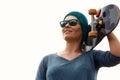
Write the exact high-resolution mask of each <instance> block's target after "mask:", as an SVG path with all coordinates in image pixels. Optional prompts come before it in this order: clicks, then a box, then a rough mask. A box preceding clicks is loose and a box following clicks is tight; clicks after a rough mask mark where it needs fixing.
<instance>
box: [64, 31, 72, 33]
mask: <svg viewBox="0 0 120 80" xmlns="http://www.w3.org/2000/svg"><path fill="white" fill-rule="evenodd" d="M71 32H72V30H65V31H64V33H71Z"/></svg>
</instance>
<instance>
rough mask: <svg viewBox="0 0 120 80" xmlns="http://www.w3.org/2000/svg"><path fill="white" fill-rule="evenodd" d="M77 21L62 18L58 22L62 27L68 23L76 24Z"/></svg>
mask: <svg viewBox="0 0 120 80" xmlns="http://www.w3.org/2000/svg"><path fill="white" fill-rule="evenodd" d="M78 22H79V21H78V20H77V19H71V20H63V21H61V22H60V26H61V27H62V28H63V27H65V25H66V24H67V23H68V24H69V25H70V26H76V25H77V23H78Z"/></svg>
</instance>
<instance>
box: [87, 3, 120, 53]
mask: <svg viewBox="0 0 120 80" xmlns="http://www.w3.org/2000/svg"><path fill="white" fill-rule="evenodd" d="M88 13H89V15H91V23H90V24H89V26H90V27H91V31H90V32H89V33H88V38H87V42H86V43H85V51H89V50H92V49H93V48H95V47H96V46H97V45H98V44H99V43H100V42H101V41H102V40H103V38H104V37H105V36H107V35H108V34H109V33H110V32H112V31H113V30H114V29H115V28H116V26H117V24H118V23H119V20H120V10H119V7H118V6H116V5H114V4H109V5H107V6H105V7H103V8H101V9H100V10H99V11H97V10H96V9H90V10H89V11H88ZM95 15H96V17H95Z"/></svg>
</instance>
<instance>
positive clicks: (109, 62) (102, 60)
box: [94, 51, 120, 68]
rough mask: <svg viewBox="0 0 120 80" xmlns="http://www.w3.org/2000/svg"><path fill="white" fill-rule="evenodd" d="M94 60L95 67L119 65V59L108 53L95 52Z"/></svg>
mask: <svg viewBox="0 0 120 80" xmlns="http://www.w3.org/2000/svg"><path fill="white" fill-rule="evenodd" d="M94 60H95V66H96V67H98V68H99V67H111V66H115V65H117V64H119V63H120V57H117V56H114V55H112V54H111V53H110V52H109V51H95V52H94Z"/></svg>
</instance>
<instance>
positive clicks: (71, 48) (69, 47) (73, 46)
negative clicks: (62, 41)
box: [64, 42, 83, 54]
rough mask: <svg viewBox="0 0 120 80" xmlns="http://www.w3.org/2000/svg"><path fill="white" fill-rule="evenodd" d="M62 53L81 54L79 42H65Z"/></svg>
mask: <svg viewBox="0 0 120 80" xmlns="http://www.w3.org/2000/svg"><path fill="white" fill-rule="evenodd" d="M64 52H65V53H66V54H75V53H76V54H78V53H79V54H80V53H82V52H83V51H82V49H81V45H80V42H67V43H66V47H65V50H64Z"/></svg>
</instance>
